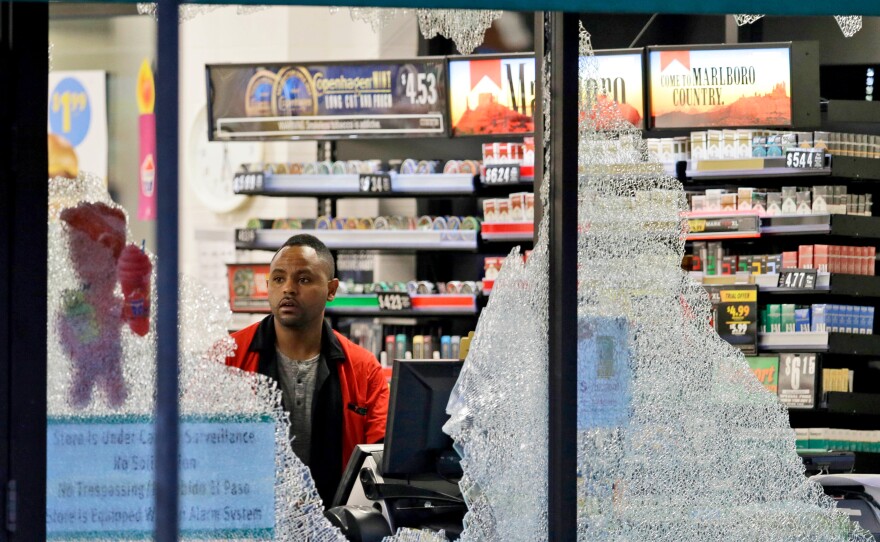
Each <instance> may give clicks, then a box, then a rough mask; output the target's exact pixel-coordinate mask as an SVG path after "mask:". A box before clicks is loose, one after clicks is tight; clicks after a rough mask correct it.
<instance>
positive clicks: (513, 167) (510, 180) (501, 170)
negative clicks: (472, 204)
mask: <svg viewBox="0 0 880 542" xmlns="http://www.w3.org/2000/svg"><path fill="white" fill-rule="evenodd" d="M518 182H519V164H492V165H488V166H486V172H485V174H484V175H483V184H516V183H518Z"/></svg>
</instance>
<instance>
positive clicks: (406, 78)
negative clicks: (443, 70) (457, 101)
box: [400, 71, 439, 105]
mask: <svg viewBox="0 0 880 542" xmlns="http://www.w3.org/2000/svg"><path fill="white" fill-rule="evenodd" d="M400 84H401V85H402V86H403V88H404V89H405V92H406V97H407V98H409V103H411V104H419V105H434V104H436V103H437V98H438V97H439V94H438V92H437V74H435V73H431V72H428V73H422V72H412V71H402V72H401V74H400Z"/></svg>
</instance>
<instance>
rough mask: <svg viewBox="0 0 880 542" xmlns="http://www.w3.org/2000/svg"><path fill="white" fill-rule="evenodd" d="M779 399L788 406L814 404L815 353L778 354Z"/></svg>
mask: <svg viewBox="0 0 880 542" xmlns="http://www.w3.org/2000/svg"><path fill="white" fill-rule="evenodd" d="M779 400H780V401H781V402H782V404H784V405H786V406H787V407H788V408H813V407H814V406H815V405H816V354H779Z"/></svg>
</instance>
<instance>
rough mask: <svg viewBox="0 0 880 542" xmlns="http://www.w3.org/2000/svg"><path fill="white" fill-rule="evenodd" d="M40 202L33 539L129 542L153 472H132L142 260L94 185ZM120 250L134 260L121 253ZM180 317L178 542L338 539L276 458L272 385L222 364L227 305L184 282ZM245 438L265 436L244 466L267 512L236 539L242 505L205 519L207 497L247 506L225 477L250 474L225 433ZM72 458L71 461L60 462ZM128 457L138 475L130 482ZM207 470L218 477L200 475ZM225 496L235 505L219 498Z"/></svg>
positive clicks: (146, 353) (147, 424)
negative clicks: (44, 335) (37, 496)
mask: <svg viewBox="0 0 880 542" xmlns="http://www.w3.org/2000/svg"><path fill="white" fill-rule="evenodd" d="M49 194H50V196H49V197H50V204H49V280H48V284H47V288H48V294H49V295H48V313H49V319H48V334H49V340H48V346H47V348H48V377H49V382H48V407H47V415H48V418H49V429H48V433H49V434H48V437H49V439H48V443H49V454H48V457H47V465H48V483H47V492H46V493H47V494H46V496H47V531H48V532H49V534H50V535H51V536H52V538H53V539H56V540H67V539H69V540H75V539H81V538H82V536H83V531H84V530H86V531H88V533H89V536H90V539H91V540H108V541H109V540H114V541H117V540H129V539H132V540H134V539H139V540H143V539H145V538H149V537H150V535H151V531H152V517H153V516H152V506H153V483H152V475H153V473H152V468H151V466H150V465H149V464H148V463H146V461H147V460H148V459H149V456H150V455H152V441H150V440H149V439H150V438H152V435H153V433H152V427H153V423H152V418H153V410H154V406H155V373H156V371H155V356H156V336H155V335H156V334H155V331H154V330H155V306H156V293H155V288H151V287H150V285H151V283H153V282H154V281H155V271H154V269H155V265H154V264H155V257H154V256H152V255H150V254H149V253H147V252H143V251H141V249H140V248H137V247H136V246H135V245H133V244H127V245H126V243H127V242H128V241H130V239H129V238H130V233H129V232H128V229H127V216H126V215H125V213H124V211H123V210H122V209H121V208H120V207H118V206H117V205H115V204H114V203H112V202H111V200H110V198H109V196H108V195H107V192H106V190H105V188H104V184H103V181H102V180H101V179H100V178H97V177H93V176H87V175H80V177H79V178H77V179H75V180H69V179H63V178H56V179H53V180H51V181H50V188H49ZM129 247H134V248H129ZM128 250H135V251H137V253H138V254H130V255H128V256H126V251H128ZM71 270H72V272H71ZM144 277H146V279H147V280H143V279H144ZM180 307H181V314H180V322H181V328H180V336H181V341H180V345H181V346H180V390H181V391H180V412H181V426H182V432H183V433H182V434H183V438H182V443H181V456H182V459H181V504H182V511H183V513H182V522H181V538H182V539H184V540H187V539H193V540H196V539H198V540H205V539H217V540H221V539H236V540H246V539H261V540H264V539H276V540H314V541H321V542H325V541H326V542H344V541H345V537H343V536H342V534H341V533H340V532H339V530H338V529H336V528H335V527H333V526H331V525H330V523H329V522H328V521H327V520H326V519H325V518H324V516H323V506H322V503H321V500H320V498H319V497H318V493H317V490H316V489H315V486H314V482H313V481H312V478H311V473H310V472H309V469H308V467H306V466H305V465H303V464H302V462H301V461H300V460H299V459H298V458H297V457H296V456H295V455H294V454H293V452H292V450H291V448H290V444H289V442H288V424H289V419H288V416H287V414H286V413H285V412H284V411H283V410H282V408H281V392H280V391H279V390H278V388H277V386H276V385H275V384H274V383H272V382H270V381H269V380H268V379H267V378H266V377H263V376H260V375H256V374H251V373H245V372H242V371H239V370H237V369H232V368H228V367H226V366H225V365H224V363H223V361H224V359H225V358H226V356H227V354H228V353H230V352H231V351H232V349H233V348H234V343H233V342H232V341H231V339H229V337H228V335H227V329H228V327H227V325H228V323H229V319H230V317H231V315H230V313H229V310H228V308H227V307H225V306H224V305H223V304H222V302H220V301H218V300H217V298H216V296H213V295H211V294H210V293H209V292H208V290H207V289H205V288H204V287H202V286H200V285H198V284H196V283H194V282H191V281H189V280H187V279H185V278H183V279H181V289H180ZM218 420H219V421H218ZM267 423H268V426H267V425H266V424H267ZM253 427H257V428H259V427H266V428H268V437H269V441H268V448H267V449H268V452H269V454H268V457H266V461H264V462H263V463H262V465H259V466H258V467H260V469H261V470H262V471H268V478H267V480H268V488H269V492H270V493H269V496H268V497H269V498H268V502H269V505H268V510H261V511H260V513H262V512H267V516H263V517H261V518H256V519H261V520H262V522H263V523H264V524H267V525H268V528H267V529H263V530H259V529H253V528H252V529H246V528H242V525H244V524H246V523H247V522H246V520H247V519H255V513H253V512H248V511H250V510H252V508H240V509H237V511H236V510H233V512H236V513H239V514H240V515H239V517H237V518H236V517H232V518H227V519H224V518H222V517H221V516H220V515H214V514H212V510H210V507H211V503H212V499H215V498H220V497H216V495H215V494H214V491H216V494H217V495H222V496H223V498H225V499H226V500H225V501H222V502H225V503H230V502H242V503H247V502H248V501H252V500H253V499H254V498H255V495H254V494H253V492H256V490H257V489H259V488H258V487H257V485H258V481H257V480H252V479H250V478H248V479H244V480H241V479H235V475H234V474H230V472H235V470H236V469H238V468H240V469H241V470H242V476H244V475H245V474H247V473H249V472H252V471H253V469H250V466H248V464H249V463H252V459H251V458H250V457H244V458H242V457H241V456H239V455H237V454H236V453H235V452H236V450H239V449H240V448H237V447H235V446H233V444H236V443H237V442H239V441H237V440H236V439H237V438H239V439H240V438H245V439H247V438H248V437H246V436H245V437H242V436H241V435H245V433H241V434H239V436H238V437H236V436H235V435H236V434H237V433H234V431H235V429H236V428H253ZM187 429H189V430H190V431H191V432H192V433H191V435H190V434H188V433H186V431H187ZM197 430H201V431H202V433H198V432H196V431H197ZM117 435H118V437H117ZM127 435H131V436H132V437H137V439H145V441H149V442H138V441H136V439H135V438H131V439H129V437H128V436H127ZM199 435H202V436H204V437H205V438H206V439H212V440H210V442H209V444H211V445H210V446H208V448H207V449H209V451H210V456H208V454H206V453H202V454H201V455H200V454H199V453H198V452H200V451H201V452H204V451H205V450H206V447H205V444H204V443H202V445H201V447H199V446H198V445H196V444H195V443H189V441H190V436H192V439H191V440H192V441H193V442H195V440H196V439H197V438H198V436H199ZM93 436H94V438H95V441H94V442H92V441H91V439H90V438H91V437H93ZM80 437H81V438H80ZM250 438H253V435H251V437H250ZM114 439H116V440H117V441H119V442H120V446H122V447H120V448H119V450H120V453H117V454H115V457H109V456H108V457H107V459H108V461H107V462H102V460H103V459H104V458H105V457H104V456H105V455H106V454H105V452H106V451H107V446H108V445H107V442H106V440H109V441H111V443H112V441H113V440H114ZM101 441H104V443H103V444H104V445H103V446H99V444H100V443H101ZM258 450H259V448H258ZM122 452H124V453H122ZM141 452H143V454H142V455H141V456H138V455H136V454H138V453H141ZM218 456H219V457H218ZM76 457H84V460H81V461H80V462H79V463H80V464H77V463H74V462H72V461H71V459H72V458H76ZM140 459H142V460H144V461H145V463H144V468H145V470H146V471H147V473H146V474H143V475H137V474H134V473H132V472H131V470H132V468H133V465H135V464H137V463H136V462H137V461H138V460H140ZM242 459H244V460H242ZM218 461H219V462H220V463H224V462H225V464H226V468H224V469H223V470H218V471H214V472H211V471H209V470H207V471H206V468H205V467H203V466H202V465H204V464H208V465H210V464H217V462H218ZM230 465H231V466H232V468H230ZM208 468H210V467H208ZM249 469H250V470H249ZM260 469H258V470H260ZM202 492H204V493H206V494H208V495H200V493H202ZM236 492H238V493H239V495H240V499H241V500H240V501H234V499H233V500H230V499H232V497H231V495H234V494H235V493H236ZM248 492H251V494H247V493H248ZM212 495H214V496H212ZM246 513H249V514H250V516H249V517H245V518H244V519H242V516H243V515H245V514H246ZM195 524H198V525H201V526H205V525H207V528H203V529H201V530H199V529H198V528H192V527H193V525H195ZM188 525H189V527H188ZM236 526H237V527H238V528H237V529H236V528H233V527H236Z"/></svg>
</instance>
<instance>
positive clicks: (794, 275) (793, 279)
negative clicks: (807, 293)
mask: <svg viewBox="0 0 880 542" xmlns="http://www.w3.org/2000/svg"><path fill="white" fill-rule="evenodd" d="M817 274H818V271H816V270H815V269H783V270H782V272H780V273H779V283H778V284H777V285H776V286H777V287H779V288H786V289H792V290H815V289H816V276H817Z"/></svg>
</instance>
